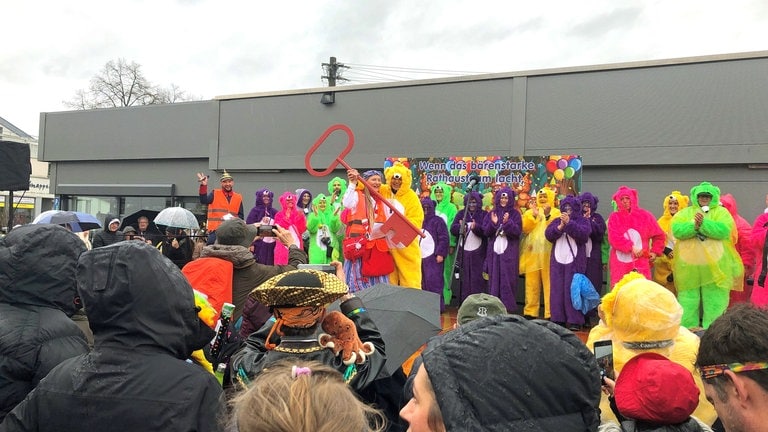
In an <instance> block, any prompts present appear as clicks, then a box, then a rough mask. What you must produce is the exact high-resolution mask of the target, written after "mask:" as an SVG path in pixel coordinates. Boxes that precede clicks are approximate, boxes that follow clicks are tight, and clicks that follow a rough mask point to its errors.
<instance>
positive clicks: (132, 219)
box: [120, 209, 160, 234]
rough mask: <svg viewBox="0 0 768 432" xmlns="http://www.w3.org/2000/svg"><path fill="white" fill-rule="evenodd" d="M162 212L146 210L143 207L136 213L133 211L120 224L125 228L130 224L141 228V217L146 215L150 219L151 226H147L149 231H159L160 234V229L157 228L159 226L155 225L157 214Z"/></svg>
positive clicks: (121, 227)
mask: <svg viewBox="0 0 768 432" xmlns="http://www.w3.org/2000/svg"><path fill="white" fill-rule="evenodd" d="M158 213H160V212H159V211H157V210H146V209H142V210H139V211H137V212H135V213H131V214H129V215H128V216H126V217H124V218H123V223H121V224H120V229H121V230H122V229H125V228H126V227H128V226H132V227H134V228H136V229H139V218H140V217H142V216H144V217H146V218H147V219H149V227H148V228H147V229H148V230H149V231H157V233H158V234H160V231H159V230H158V229H157V227H156V226H155V225H154V222H153V221H154V220H155V216H157V214H158Z"/></svg>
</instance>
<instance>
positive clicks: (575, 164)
mask: <svg viewBox="0 0 768 432" xmlns="http://www.w3.org/2000/svg"><path fill="white" fill-rule="evenodd" d="M568 166H569V167H571V168H573V170H574V171H578V170H580V169H581V159H579V158H573V159H571V160H570V162H568Z"/></svg>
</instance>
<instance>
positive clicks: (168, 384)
mask: <svg viewBox="0 0 768 432" xmlns="http://www.w3.org/2000/svg"><path fill="white" fill-rule="evenodd" d="M77 285H78V291H79V293H80V296H81V297H82V300H83V304H84V306H85V308H86V311H87V314H88V319H89V320H90V325H91V328H92V329H93V333H94V336H95V344H94V349H93V351H92V352H90V353H89V354H85V355H81V356H79V357H75V358H72V359H69V360H67V361H65V362H63V363H61V364H60V365H59V366H58V367H56V368H55V369H54V370H52V371H51V372H50V373H49V374H48V376H47V377H45V379H43V380H42V381H41V382H40V384H39V385H38V386H37V388H36V389H35V390H34V391H33V392H32V393H30V395H29V397H28V398H27V399H26V400H25V401H24V402H22V403H21V404H19V405H18V406H17V407H16V408H15V409H14V410H13V411H12V412H11V413H10V414H9V415H8V416H7V417H6V419H5V422H4V423H3V424H2V425H0V431H3V432H6V431H41V432H43V431H51V432H53V431H56V432H68V431H107V430H115V431H117V430H119V431H121V432H131V431H142V432H149V431H163V432H169V431H218V430H219V426H218V424H217V415H218V413H219V412H220V411H221V409H222V404H221V392H222V389H221V386H220V385H219V384H218V382H216V378H215V377H214V376H213V374H211V373H209V372H206V371H205V370H204V369H203V368H201V367H200V366H198V365H195V364H192V363H189V362H186V361H185V359H187V358H188V357H189V355H190V354H191V353H192V351H194V350H196V349H199V348H201V347H202V346H204V345H205V344H206V343H207V342H209V341H210V340H211V339H212V337H213V331H212V330H210V329H209V328H208V327H207V326H206V325H205V324H203V323H202V322H201V321H200V320H199V319H198V316H197V311H196V309H195V300H194V294H193V291H192V287H191V286H190V285H189V283H188V282H187V280H186V278H185V277H184V276H183V275H182V274H181V271H179V269H178V267H176V266H175V265H174V264H173V263H172V262H171V261H170V260H168V259H167V258H165V257H163V256H162V255H161V254H160V252H159V251H158V250H157V249H155V248H153V247H152V246H149V245H147V244H145V243H141V242H134V241H128V242H120V243H117V244H114V245H111V246H106V247H103V248H99V249H94V250H92V251H89V252H86V253H84V254H82V255H81V257H80V260H79V262H78V267H77Z"/></svg>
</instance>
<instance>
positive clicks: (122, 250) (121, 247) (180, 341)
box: [77, 241, 214, 360]
mask: <svg viewBox="0 0 768 432" xmlns="http://www.w3.org/2000/svg"><path fill="white" fill-rule="evenodd" d="M81 243H82V242H81ZM77 289H78V292H79V293H80V297H81V298H82V299H83V306H84V307H85V308H86V311H87V312H86V313H87V315H88V322H89V324H90V326H91V329H92V330H93V335H94V341H95V342H94V343H95V346H96V347H97V348H98V347H99V346H104V347H106V346H110V347H119V348H125V349H130V350H133V351H150V352H166V353H168V354H170V355H172V356H174V357H175V358H177V359H182V360H183V359H186V358H188V357H189V356H190V354H191V353H192V351H195V350H197V349H200V348H202V347H203V346H205V344H206V343H208V342H210V340H211V338H213V336H214V333H213V330H211V329H210V328H209V327H208V326H207V325H205V323H204V322H202V321H201V320H200V319H199V317H198V316H197V309H196V307H195V298H194V297H195V296H194V291H193V290H192V286H191V285H190V284H189V282H188V281H187V278H186V277H184V275H183V274H182V273H181V270H179V268H178V267H177V266H176V265H175V264H173V262H171V261H170V260H169V259H168V258H166V257H164V256H163V255H162V254H161V253H160V251H158V250H157V249H156V248H154V247H152V246H150V245H148V244H146V243H144V242H134V241H123V242H119V243H115V244H113V245H110V246H106V247H101V248H97V249H94V250H91V251H88V252H85V253H83V254H82V255H81V256H80V260H79V261H78V264H77ZM206 338H207V340H206Z"/></svg>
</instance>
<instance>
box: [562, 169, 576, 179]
mask: <svg viewBox="0 0 768 432" xmlns="http://www.w3.org/2000/svg"><path fill="white" fill-rule="evenodd" d="M563 173H564V174H565V178H567V179H569V178H572V177H573V176H574V174H576V170H574V169H573V168H572V167H565V169H564V170H563Z"/></svg>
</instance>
